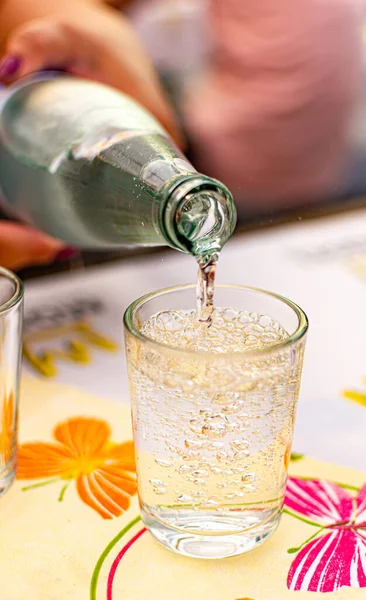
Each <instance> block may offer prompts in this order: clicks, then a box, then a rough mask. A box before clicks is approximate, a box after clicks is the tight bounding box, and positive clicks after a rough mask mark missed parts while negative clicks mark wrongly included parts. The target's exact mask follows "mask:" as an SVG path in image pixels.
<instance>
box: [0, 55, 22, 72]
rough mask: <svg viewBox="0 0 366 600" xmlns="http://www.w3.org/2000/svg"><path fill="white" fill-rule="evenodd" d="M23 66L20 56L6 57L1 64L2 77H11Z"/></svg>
mask: <svg viewBox="0 0 366 600" xmlns="http://www.w3.org/2000/svg"><path fill="white" fill-rule="evenodd" d="M21 64H22V61H21V59H20V58H19V56H5V57H4V58H3V59H2V61H1V62H0V77H11V76H12V75H15V74H16V72H17V71H19V68H20V65H21Z"/></svg>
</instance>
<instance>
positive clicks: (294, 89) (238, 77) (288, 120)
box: [186, 0, 364, 206]
mask: <svg viewBox="0 0 366 600" xmlns="http://www.w3.org/2000/svg"><path fill="white" fill-rule="evenodd" d="M363 3H364V0H303V1H298V0H211V4H210V21H211V30H212V44H213V56H212V69H211V72H210V73H209V74H208V75H207V76H206V77H205V80H204V81H201V82H200V84H199V85H196V86H194V87H193V88H192V89H191V92H190V95H189V99H188V102H187V105H186V117H187V123H188V126H189V130H190V135H191V138H192V139H193V141H194V144H195V146H196V148H197V149H198V151H199V153H198V157H199V159H198V164H197V165H195V166H196V167H197V168H199V169H200V170H203V171H204V172H206V173H208V174H211V175H214V176H215V177H217V178H219V179H221V180H222V181H224V182H225V183H226V184H227V185H228V186H229V187H230V188H231V190H232V191H233V192H234V194H235V195H236V196H237V198H238V199H240V196H242V197H245V198H249V199H251V200H252V201H253V202H254V203H255V204H256V205H257V206H260V205H262V206H270V205H271V204H272V203H273V204H275V205H276V206H279V205H281V204H283V205H287V204H288V203H289V199H290V200H291V202H303V201H304V200H307V201H310V200H311V199H316V198H318V197H319V195H322V194H328V193H330V192H331V191H332V190H333V189H334V187H335V186H337V182H338V180H339V178H340V176H341V175H342V166H344V158H345V154H346V150H347V137H348V132H349V127H350V119H351V115H352V112H353V110H354V108H355V105H356V102H357V97H358V93H359V86H360V85H362V42H361V35H362V32H361V26H362V22H363V19H362V16H363Z"/></svg>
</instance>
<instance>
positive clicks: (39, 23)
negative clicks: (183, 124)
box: [0, 0, 181, 142]
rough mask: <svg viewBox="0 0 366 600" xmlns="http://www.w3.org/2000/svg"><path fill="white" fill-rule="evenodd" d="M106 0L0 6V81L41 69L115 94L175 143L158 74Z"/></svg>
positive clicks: (31, 0) (35, 0)
mask: <svg viewBox="0 0 366 600" xmlns="http://www.w3.org/2000/svg"><path fill="white" fill-rule="evenodd" d="M108 2H109V0H105V1H104V0H62V2H60V0H0V23H1V28H0V31H1V33H0V36H1V37H0V48H1V49H2V56H3V58H2V60H1V62H0V80H1V79H2V80H3V81H5V82H6V83H10V82H11V81H15V80H17V79H19V78H21V77H23V76H25V75H28V74H29V73H32V72H35V71H40V70H42V69H45V68H50V67H54V68H58V69H63V70H65V71H68V72H69V73H71V74H73V75H76V76H80V77H85V78H86V79H92V80H94V81H100V82H102V83H106V84H108V85H111V86H112V87H115V88H117V89H120V90H121V91H123V92H125V93H127V94H129V95H130V96H132V97H133V98H134V99H135V100H137V101H138V102H140V103H141V104H142V105H143V106H145V108H147V110H149V111H150V112H151V113H152V114H154V115H155V116H156V117H157V119H158V120H159V121H160V122H161V123H162V124H163V125H164V126H165V127H166V129H167V130H168V131H169V132H170V134H171V135H172V136H173V137H174V138H175V139H176V140H177V141H178V142H180V140H181V138H180V133H179V131H178V127H177V125H176V122H175V119H174V116H173V113H172V110H171V107H170V105H169V102H168V101H167V99H166V97H165V94H164V92H163V90H162V88H161V86H160V83H159V80H158V77H157V74H156V72H155V70H154V68H153V66H152V64H151V62H150V60H149V58H148V57H147V55H146V53H145V51H144V49H143V46H142V44H141V43H140V40H139V39H138V37H137V35H136V34H135V32H134V30H133V27H132V26H131V24H130V23H129V21H128V19H127V18H126V17H125V16H123V14H120V13H119V12H118V11H116V10H115V9H114V8H112V7H111V6H107V3H108Z"/></svg>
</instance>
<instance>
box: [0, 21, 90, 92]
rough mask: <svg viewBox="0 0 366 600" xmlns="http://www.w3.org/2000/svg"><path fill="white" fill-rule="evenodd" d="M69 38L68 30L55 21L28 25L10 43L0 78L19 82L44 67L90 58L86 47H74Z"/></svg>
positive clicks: (20, 29)
mask: <svg viewBox="0 0 366 600" xmlns="http://www.w3.org/2000/svg"><path fill="white" fill-rule="evenodd" d="M69 38H70V34H69V31H68V29H67V27H64V26H63V25H62V23H60V22H59V21H57V20H55V19H38V20H35V21H30V22H28V23H25V24H24V25H22V26H21V27H19V28H18V29H16V30H15V31H14V32H13V34H12V35H11V37H10V38H9V40H8V43H7V46H6V55H5V56H4V57H3V60H2V61H1V64H0V78H2V79H4V80H5V81H16V80H17V79H19V78H21V77H24V76H25V75H29V74H30V73H33V72H35V71H42V70H43V69H45V68H51V67H54V68H57V69H63V68H67V67H68V66H69V65H71V63H72V62H73V61H74V60H77V59H78V58H79V55H80V54H81V55H82V56H83V55H85V56H87V52H86V51H85V50H87V49H85V47H84V46H85V44H83V43H81V45H80V47H79V46H76V47H75V46H73V45H71V44H70V41H71V40H70V39H69ZM76 48H77V51H76ZM75 52H76V55H75Z"/></svg>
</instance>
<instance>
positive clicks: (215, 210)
mask: <svg viewBox="0 0 366 600" xmlns="http://www.w3.org/2000/svg"><path fill="white" fill-rule="evenodd" d="M176 217H177V221H176V222H177V230H178V232H179V235H180V236H181V238H182V239H183V240H185V245H186V247H187V249H188V251H189V252H191V254H194V255H195V256H196V257H202V260H203V262H205V259H204V257H205V256H206V255H207V259H208V260H209V258H210V257H209V256H208V255H211V254H213V253H218V252H220V250H221V248H222V247H223V245H224V244H225V242H226V241H227V240H228V238H229V237H230V235H231V222H230V221H231V220H230V214H229V210H228V207H227V205H226V203H225V199H224V198H223V196H222V195H221V194H218V193H217V192H215V191H212V190H206V191H200V192H195V193H191V194H188V195H187V196H186V198H185V199H184V200H183V201H182V203H181V205H180V207H179V209H178V211H177V215H176Z"/></svg>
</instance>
